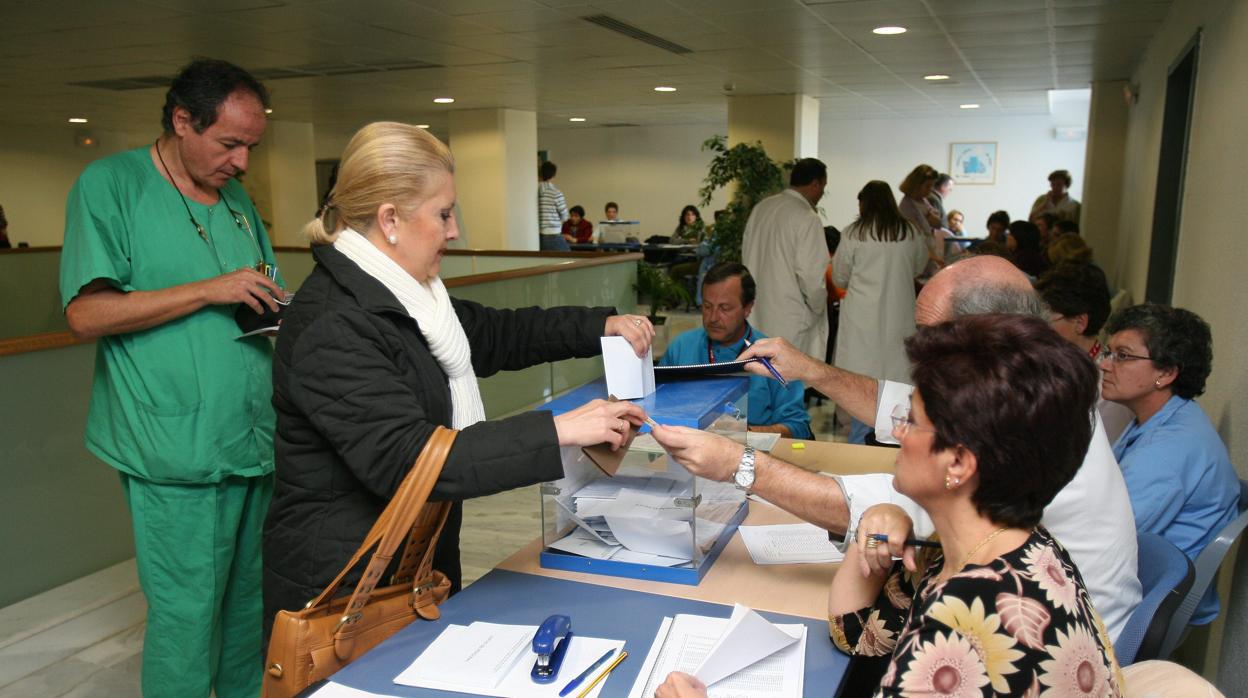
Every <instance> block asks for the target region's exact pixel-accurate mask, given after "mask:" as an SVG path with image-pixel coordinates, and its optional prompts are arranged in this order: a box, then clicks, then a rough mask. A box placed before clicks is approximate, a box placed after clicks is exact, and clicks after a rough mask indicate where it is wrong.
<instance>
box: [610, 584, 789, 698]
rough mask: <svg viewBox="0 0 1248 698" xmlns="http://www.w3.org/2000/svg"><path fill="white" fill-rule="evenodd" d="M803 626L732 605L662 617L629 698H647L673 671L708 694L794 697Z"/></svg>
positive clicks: (721, 697) (712, 697) (717, 696)
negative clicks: (727, 613) (724, 611)
mask: <svg viewBox="0 0 1248 698" xmlns="http://www.w3.org/2000/svg"><path fill="white" fill-rule="evenodd" d="M805 666H806V626H805V625H801V624H793V625H775V624H773V623H770V622H768V621H767V620H766V619H765V618H763V617H762V616H760V615H758V614H757V613H755V612H754V611H751V610H750V609H748V608H746V607H745V606H742V605H740V604H737V605H736V606H735V607H734V608H733V609H732V617H731V618H726V619H725V618H708V617H706V616H689V615H678V616H675V617H674V618H664V619H663V623H662V625H660V626H659V632H658V635H657V636H656V637H655V638H654V644H653V645H651V646H650V653H649V654H648V655H646V663H645V664H644V665H642V667H641V672H640V673H639V674H638V675H637V681H636V683H634V684H633V689H632V691H630V692H629V694H628V695H629V698H649V697H650V696H653V695H654V692H655V690H656V689H657V688H658V687H659V686H660V685H662V683H663V682H664V681H666V680H667V675H668V674H670V673H672V672H673V671H681V672H684V673H686V674H692V675H693V676H696V677H697V678H698V680H700V681H701V682H702V683H704V684H706V686H707V688H708V689H709V696H710V698H737V697H739V696H750V697H751V698H800V697H801V695H802V687H803V673H804V671H805Z"/></svg>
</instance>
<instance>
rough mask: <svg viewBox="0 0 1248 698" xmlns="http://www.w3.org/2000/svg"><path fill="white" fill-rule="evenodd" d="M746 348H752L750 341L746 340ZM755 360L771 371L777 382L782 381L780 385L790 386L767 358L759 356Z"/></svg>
mask: <svg viewBox="0 0 1248 698" xmlns="http://www.w3.org/2000/svg"><path fill="white" fill-rule="evenodd" d="M745 346H746V347H747V348H748V347H750V346H751V344H750V340H748V339H747V340H745ZM755 358H756V359H758V360H759V361H761V362H762V364H763V366H765V367H766V368H767V370H768V371H771V375H773V376H775V377H776V380H778V381H780V385H788V384H789V382H788V381H786V380H785V379H784V376H782V375H780V372H779V371H777V370H776V367H775V366H772V365H771V362H770V361H768V360H767V357H766V356H757V357H755Z"/></svg>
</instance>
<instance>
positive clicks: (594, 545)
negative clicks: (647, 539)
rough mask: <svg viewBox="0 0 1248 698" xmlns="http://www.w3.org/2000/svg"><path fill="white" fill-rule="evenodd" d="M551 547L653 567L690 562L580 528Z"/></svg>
mask: <svg viewBox="0 0 1248 698" xmlns="http://www.w3.org/2000/svg"><path fill="white" fill-rule="evenodd" d="M549 547H550V548H551V549H553V550H559V551H562V552H565V553H572V554H573V555H581V556H583V557H589V558H593V559H595V560H613V561H615V562H630V563H633V564H637V565H650V566H652V567H675V566H677V565H683V564H685V563H687V562H689V559H688V558H684V559H682V558H676V557H663V556H662V555H650V554H647V553H638V552H634V551H632V550H629V549H628V548H625V547H624V546H622V545H607V544H605V543H603V542H602V541H600V540H599V539H597V538H594V537H592V536H590V535H589V534H588V533H586V532H584V531H582V530H580V529H576V530H574V531H572V533H570V534H568V535H566V536H564V537H563V538H560V539H559V540H557V541H555V542H554V543H551V544H550V546H549Z"/></svg>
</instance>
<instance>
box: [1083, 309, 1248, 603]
mask: <svg viewBox="0 0 1248 698" xmlns="http://www.w3.org/2000/svg"><path fill="white" fill-rule="evenodd" d="M1105 331H1106V332H1107V333H1109V335H1110V337H1109V341H1108V342H1107V346H1106V349H1105V351H1104V352H1102V354H1101V362H1100V365H1101V370H1102V371H1103V372H1104V373H1103V378H1102V381H1101V394H1102V395H1103V396H1104V398H1105V399H1106V400H1112V401H1114V402H1117V403H1119V404H1121V405H1124V406H1126V407H1127V408H1128V409H1129V410H1131V412H1132V414H1134V415H1135V419H1134V420H1133V421H1132V422H1131V423H1130V424H1129V425H1128V426H1127V429H1126V431H1124V432H1123V433H1122V436H1120V437H1118V441H1117V442H1115V443H1114V456H1115V457H1117V459H1118V463H1119V465H1121V466H1122V475H1123V478H1124V479H1125V480H1126V482H1127V492H1128V493H1129V494H1130V496H1131V508H1132V509H1133V510H1134V512H1135V527H1136V528H1137V529H1138V530H1140V531H1148V532H1150V533H1157V534H1160V535H1161V536H1164V537H1165V538H1166V539H1167V540H1169V541H1170V542H1171V543H1174V545H1175V546H1176V547H1177V548H1178V549H1179V550H1182V551H1183V553H1184V554H1186V555H1187V556H1188V557H1189V558H1191V559H1192V560H1195V559H1196V556H1198V555H1200V552H1201V551H1202V550H1204V549H1205V546H1206V545H1208V544H1209V542H1210V541H1211V540H1213V538H1214V536H1216V535H1217V533H1218V531H1219V530H1221V529H1222V527H1223V526H1225V525H1226V524H1227V523H1228V522H1230V520H1231V519H1233V518H1235V515H1236V514H1237V513H1238V511H1239V506H1238V505H1239V478H1238V476H1237V475H1236V474H1235V468H1234V467H1233V466H1232V465H1231V459H1230V456H1229V455H1227V452H1226V446H1225V445H1224V444H1223V443H1222V439H1221V437H1219V436H1218V432H1217V431H1216V430H1215V429H1214V428H1213V424H1212V423H1211V422H1210V421H1209V417H1208V416H1207V415H1206V414H1205V411H1204V410H1202V409H1201V408H1200V405H1198V404H1196V402H1195V398H1196V397H1197V396H1199V395H1200V394H1201V393H1203V392H1205V380H1206V379H1207V378H1208V377H1209V372H1210V369H1211V367H1212V364H1213V348H1212V344H1213V339H1212V337H1211V335H1210V332H1209V325H1208V323H1206V322H1205V321H1204V320H1202V319H1201V318H1200V316H1198V315H1196V314H1195V313H1193V312H1191V311H1188V310H1184V309H1182V308H1172V307H1169V306H1165V305H1157V304H1153V303H1145V304H1143V305H1136V306H1132V307H1130V308H1125V309H1123V310H1120V311H1118V312H1117V313H1116V314H1114V315H1112V316H1111V317H1110V318H1109V322H1108V323H1106V325H1105ZM1217 615H1218V596H1217V594H1216V593H1215V591H1214V589H1213V588H1212V587H1210V588H1209V593H1208V594H1206V595H1205V597H1204V599H1202V600H1201V602H1200V606H1198V607H1197V608H1196V612H1195V613H1194V614H1193V615H1192V621H1191V622H1192V623H1193V624H1196V625H1203V624H1205V623H1209V622H1211V621H1212V620H1213V619H1214V618H1215V617H1217Z"/></svg>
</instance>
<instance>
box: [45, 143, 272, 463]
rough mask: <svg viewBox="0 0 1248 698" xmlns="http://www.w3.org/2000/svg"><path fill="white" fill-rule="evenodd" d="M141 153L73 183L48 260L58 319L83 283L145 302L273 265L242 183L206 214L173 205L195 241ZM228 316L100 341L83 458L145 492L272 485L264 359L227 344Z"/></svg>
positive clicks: (174, 199)
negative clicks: (226, 483) (57, 273)
mask: <svg viewBox="0 0 1248 698" xmlns="http://www.w3.org/2000/svg"><path fill="white" fill-rule="evenodd" d="M150 153H151V151H150V146H149V147H143V148H139V149H137V150H131V151H127V152H124V153H118V154H117V155H113V156H111V157H108V158H104V159H101V160H97V161H96V162H94V163H92V164H91V165H89V166H88V167H87V169H86V170H85V171H84V172H83V173H82V175H81V176H80V177H79V178H78V181H77V183H75V184H74V188H73V189H72V190H71V191H70V193H69V201H68V203H67V204H66V214H65V243H64V249H63V251H62V254H61V283H60V286H61V299H62V304H63V306H62V307H66V306H68V305H69V303H70V301H72V300H73V299H74V297H75V296H77V295H78V292H79V291H80V290H81V289H82V287H83V286H85V285H87V284H88V283H90V282H91V281H93V280H95V279H105V280H106V281H108V283H110V284H112V285H113V286H114V287H116V288H117V289H119V290H121V291H126V292H129V291H156V290H160V289H165V288H170V287H172V286H177V285H180V284H185V283H189V282H192V281H200V280H203V279H208V278H211V277H214V276H218V275H220V274H223V273H226V272H230V271H234V270H236V269H239V268H243V267H254V266H255V265H256V263H257V262H259V261H261V259H263V260H265V261H267V262H269V263H271V264H272V263H275V260H274V257H273V248H272V246H271V245H270V244H269V240H268V236H267V235H266V234H265V230H264V226H263V224H262V223H261V222H260V216H259V215H258V214H257V213H256V209H255V206H253V205H252V203H251V200H250V199H249V198H248V197H247V194H246V192H245V191H244V190H243V187H242V185H241V184H239V183H238V182H237V181H236V180H230V181H229V182H228V183H227V184H226V186H225V187H224V188H223V189H222V194H223V197H222V198H221V199H220V200H218V202H217V203H216V204H214V205H212V206H205V205H203V204H200V203H197V202H195V201H192V200H190V199H187V200H186V201H187V205H189V206H190V209H191V215H192V216H193V217H194V219H195V220H196V221H197V222H198V223H199V224H200V225H202V226H203V227H204V230H205V232H206V233H207V235H208V241H205V240H204V239H202V238H201V237H200V236H199V233H198V232H197V231H196V229H195V226H194V225H193V224H192V223H191V221H190V220H188V219H187V211H186V208H185V207H184V206H183V204H182V198H181V197H180V196H179V195H178V191H177V190H176V189H175V188H174V187H173V186H172V185H171V184H170V183H169V182H168V181H167V180H165V178H164V177H162V176H161V175H160V173H159V171H157V169H156V166H155V165H154V164H153V162H152V157H151V154H150ZM230 209H233V212H232V211H231V210H230ZM244 217H245V219H246V222H247V223H248V224H250V226H251V234H249V233H248V232H247V229H246V227H245V226H244V225H242V222H243V218H244ZM253 236H254V237H253ZM278 283H279V284H280V283H281V281H280V279H279V281H278ZM237 307H238V306H237V305H217V306H207V307H204V308H202V309H201V310H199V311H196V312H194V313H191V314H190V315H186V316H184V317H181V318H178V319H176V320H173V321H171V322H167V323H165V324H163V325H160V326H158V327H153V328H151V329H147V330H143V331H141V332H133V333H129V334H119V335H111V336H107V337H103V338H101V339H100V340H99V341H98V342H97V343H96V360H95V378H94V382H93V385H92V392H91V407H90V412H89V414H88V416H87V435H86V441H87V448H88V449H90V450H91V452H92V453H94V454H95V455H97V456H99V457H100V458H101V459H102V460H104V461H105V462H106V463H108V464H109V465H112V466H113V467H115V468H117V469H118V470H121V471H122V472H125V473H128V474H130V475H133V476H135V477H140V478H144V479H146V480H150V481H153V482H158V483H170V484H193V483H200V484H202V483H215V482H220V481H221V480H223V479H225V478H226V477H230V476H244V477H248V476H257V475H263V474H266V473H270V472H272V471H273V425H274V416H273V406H272V404H271V398H272V394H273V385H272V353H273V347H272V343H271V341H270V340H269V339H267V338H264V337H249V338H246V339H238V336H239V335H240V334H242V332H241V331H240V330H239V328H238V325H237V324H235V322H234V311H235V309H236V308H237Z"/></svg>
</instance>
